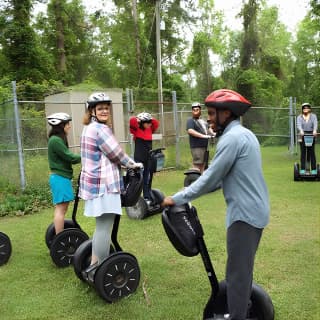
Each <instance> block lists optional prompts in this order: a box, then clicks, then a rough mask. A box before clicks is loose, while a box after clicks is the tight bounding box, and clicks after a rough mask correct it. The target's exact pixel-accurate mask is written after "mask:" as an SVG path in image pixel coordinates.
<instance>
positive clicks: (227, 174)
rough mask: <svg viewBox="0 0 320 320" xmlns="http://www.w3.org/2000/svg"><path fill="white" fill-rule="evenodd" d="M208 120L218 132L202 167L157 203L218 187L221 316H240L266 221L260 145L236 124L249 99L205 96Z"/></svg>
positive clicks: (226, 93)
mask: <svg viewBox="0 0 320 320" xmlns="http://www.w3.org/2000/svg"><path fill="white" fill-rule="evenodd" d="M205 105H206V106H207V108H208V122H209V123H211V124H212V127H213V128H214V130H215V131H216V134H217V136H220V138H219V140H218V143H217V148H216V153H215V156H214V158H213V160H212V161H211V163H210V165H209V167H208V169H207V170H206V171H205V172H204V173H203V175H202V176H200V177H199V178H198V179H197V180H196V181H195V182H193V183H192V184H191V185H190V186H189V187H187V188H185V189H184V190H182V191H180V192H178V193H176V194H175V195H173V196H172V197H166V198H165V199H164V201H163V203H162V205H163V206H170V205H175V204H176V205H181V204H184V203H187V202H189V201H191V200H193V199H196V198H198V197H200V196H201V195H204V194H207V193H209V192H211V191H214V190H216V189H218V188H219V187H220V186H222V189H223V194H224V197H225V200H226V203H227V213H226V227H227V254H228V259H227V266H226V282H227V300H228V310H229V314H228V315H226V316H225V318H226V319H230V320H231V319H232V320H244V319H246V316H247V310H248V304H249V299H250V294H251V288H252V280H253V267H254V258H255V255H256V251H257V249H258V245H259V241H260V238H261V235H262V231H263V228H264V227H265V226H266V225H267V224H268V222H269V211H270V208H269V195H268V190H267V186H266V183H265V180H264V177H263V173H262V165H261V153H260V145H259V142H258V140H257V138H256V136H255V135H254V134H253V133H252V132H251V131H250V130H248V129H246V128H245V127H243V126H242V125H241V123H240V119H239V118H240V116H242V115H243V114H244V113H245V112H246V111H247V110H248V109H249V108H250V106H251V103H250V102H249V101H248V100H247V99H245V98H244V97H243V96H241V95H240V94H239V93H237V92H235V91H232V90H227V89H221V90H216V91H214V92H212V93H211V94H210V95H209V96H208V97H207V98H206V100H205Z"/></svg>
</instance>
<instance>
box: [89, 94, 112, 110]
mask: <svg viewBox="0 0 320 320" xmlns="http://www.w3.org/2000/svg"><path fill="white" fill-rule="evenodd" d="M102 102H109V103H111V102H112V100H111V99H110V97H109V96H108V95H107V94H106V93H104V92H95V93H92V94H91V95H90V96H89V98H88V101H87V108H94V107H95V106H96V105H97V104H98V103H102Z"/></svg>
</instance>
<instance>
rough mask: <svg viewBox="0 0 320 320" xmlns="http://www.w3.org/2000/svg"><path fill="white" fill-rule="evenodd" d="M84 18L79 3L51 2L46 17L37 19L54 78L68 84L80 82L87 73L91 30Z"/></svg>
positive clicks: (61, 0) (52, 0) (74, 0)
mask: <svg viewBox="0 0 320 320" xmlns="http://www.w3.org/2000/svg"><path fill="white" fill-rule="evenodd" d="M85 17H86V16H85V10H84V7H83V5H82V4H81V0H72V1H66V0H51V1H50V2H49V4H48V7H47V15H43V14H40V15H39V16H38V18H37V24H36V27H37V29H38V30H39V31H41V33H42V38H41V41H42V45H43V46H44V48H46V51H47V52H48V53H49V54H50V56H51V60H52V61H53V64H54V67H55V70H56V74H57V76H56V77H55V78H56V79H59V80H61V81H62V82H63V83H65V84H67V85H70V84H75V83H80V82H82V81H83V80H84V79H85V78H86V77H87V75H88V72H89V65H90V59H91V48H92V42H91V34H92V32H93V30H92V28H91V26H90V25H89V24H88V23H87V21H86V18H85Z"/></svg>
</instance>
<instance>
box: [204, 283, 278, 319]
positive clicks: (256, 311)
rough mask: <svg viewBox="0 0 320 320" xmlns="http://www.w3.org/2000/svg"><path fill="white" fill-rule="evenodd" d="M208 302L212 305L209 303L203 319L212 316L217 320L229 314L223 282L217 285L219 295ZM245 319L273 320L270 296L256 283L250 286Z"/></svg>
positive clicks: (225, 288)
mask: <svg viewBox="0 0 320 320" xmlns="http://www.w3.org/2000/svg"><path fill="white" fill-rule="evenodd" d="M210 302H212V303H209V304H208V305H207V306H206V309H205V311H204V319H210V318H211V319H212V317H213V315H215V316H216V317H218V318H219V316H220V317H221V316H222V315H224V314H228V313H229V311H228V303H227V287H226V282H225V280H224V281H221V282H220V283H219V293H218V295H217V297H215V298H214V299H213V300H211V301H210ZM209 314H210V315H209ZM247 319H250V320H274V307H273V304H272V301H271V299H270V296H269V295H268V294H267V292H266V291H265V290H264V289H263V288H262V287H260V286H259V285H257V284H256V283H253V284H252V292H251V297H250V302H249V306H248V314H247Z"/></svg>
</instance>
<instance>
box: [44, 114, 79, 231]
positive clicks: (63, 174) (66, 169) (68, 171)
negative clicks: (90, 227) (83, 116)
mask: <svg viewBox="0 0 320 320" xmlns="http://www.w3.org/2000/svg"><path fill="white" fill-rule="evenodd" d="M47 120H48V123H49V125H51V130H50V132H49V141H48V160H49V167H50V177H49V184H50V189H51V193H52V202H53V204H54V205H55V209H54V227H55V231H56V234H58V233H59V232H61V231H62V230H63V229H64V218H65V214H66V212H67V210H68V206H69V202H70V201H72V200H74V194H73V189H72V182H71V179H72V176H73V169H72V164H75V163H80V161H81V158H80V155H79V154H74V153H72V152H71V151H70V150H69V146H68V140H67V135H68V132H69V131H70V129H71V123H70V122H71V120H72V119H71V117H70V116H69V115H68V114H67V113H64V112H59V113H54V114H52V115H50V116H48V117H47Z"/></svg>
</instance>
